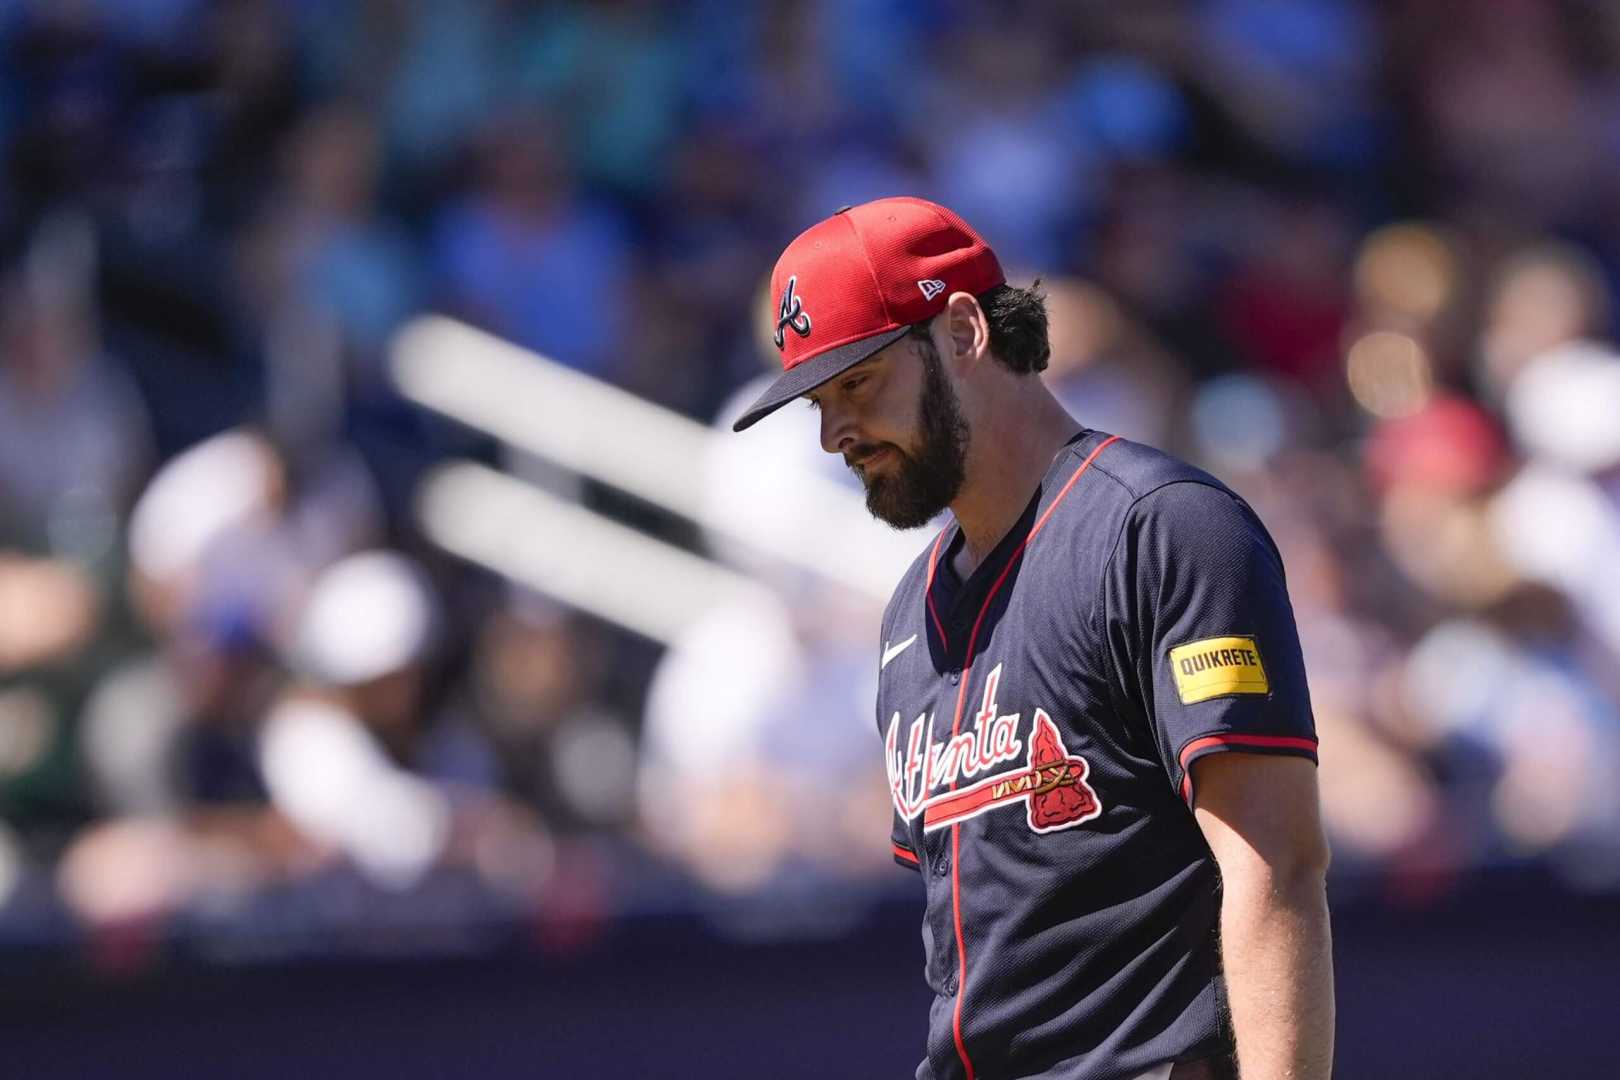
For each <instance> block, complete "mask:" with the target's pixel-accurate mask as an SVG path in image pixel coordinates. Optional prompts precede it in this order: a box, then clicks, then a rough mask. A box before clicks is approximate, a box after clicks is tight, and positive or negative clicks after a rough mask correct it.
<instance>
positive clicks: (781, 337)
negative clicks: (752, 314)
mask: <svg viewBox="0 0 1620 1080" xmlns="http://www.w3.org/2000/svg"><path fill="white" fill-rule="evenodd" d="M798 285H799V276H798V275H797V274H794V275H792V276H791V277H789V278H788V279H787V288H785V289H783V290H782V303H781V305H780V306H779V307H777V309H776V347H777V348H778V349H785V348H787V335H786V334H784V333H782V331H783V330H785V329H792V331H793V332H794V333H795V334H798V335H799V336H800V337H809V336H810V313H809V312H808V311H806V310H804V303H803V302H802V301H801V300H800V299H799V298H798V297H797V296H795V295H794V294H793V290H794V289H796V288H798Z"/></svg>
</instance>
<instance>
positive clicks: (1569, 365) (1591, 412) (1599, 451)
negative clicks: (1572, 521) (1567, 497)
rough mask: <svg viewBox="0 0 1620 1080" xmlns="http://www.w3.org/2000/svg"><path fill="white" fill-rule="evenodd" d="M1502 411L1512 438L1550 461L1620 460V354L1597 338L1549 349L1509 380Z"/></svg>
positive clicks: (1586, 466)
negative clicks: (1596, 340)
mask: <svg viewBox="0 0 1620 1080" xmlns="http://www.w3.org/2000/svg"><path fill="white" fill-rule="evenodd" d="M1503 411H1504V412H1505V413H1506V414H1507V421H1508V427H1509V429H1510V430H1511V431H1512V433H1513V438H1514V441H1516V442H1517V443H1518V444H1519V445H1520V446H1521V447H1522V448H1523V449H1524V450H1525V451H1526V452H1527V453H1529V454H1531V455H1533V456H1535V457H1539V458H1542V459H1543V460H1545V461H1547V462H1548V463H1549V464H1555V465H1561V466H1563V467H1565V468H1568V469H1574V470H1576V471H1579V472H1599V471H1601V470H1604V469H1607V468H1610V467H1611V466H1614V465H1616V464H1620V353H1617V352H1616V351H1615V350H1614V348H1613V347H1611V346H1609V345H1607V344H1603V343H1600V342H1595V341H1572V342H1570V343H1568V344H1566V345H1559V346H1556V347H1555V348H1552V349H1548V350H1547V351H1546V352H1544V353H1542V354H1541V355H1539V356H1537V357H1536V358H1535V359H1534V360H1532V361H1531V362H1530V363H1529V364H1527V365H1526V366H1525V368H1524V370H1523V371H1522V372H1521V373H1520V374H1519V376H1518V377H1517V378H1515V379H1514V380H1513V382H1512V383H1511V384H1509V386H1508V391H1507V397H1506V401H1505V402H1504V410H1503Z"/></svg>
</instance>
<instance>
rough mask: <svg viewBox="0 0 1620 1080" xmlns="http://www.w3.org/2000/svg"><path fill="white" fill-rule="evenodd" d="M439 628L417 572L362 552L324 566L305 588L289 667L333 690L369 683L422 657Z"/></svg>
mask: <svg viewBox="0 0 1620 1080" xmlns="http://www.w3.org/2000/svg"><path fill="white" fill-rule="evenodd" d="M438 622H439V607H438V601H437V599H436V598H435V596H434V594H433V590H432V587H431V586H430V585H429V584H428V580H427V575H425V574H424V573H423V572H422V570H421V568H420V567H418V566H417V565H416V564H415V563H414V562H412V561H411V560H409V559H407V558H405V557H404V556H402V555H397V554H394V553H392V552H387V551H365V552H361V553H360V554H358V555H351V556H349V557H348V558H346V559H343V560H341V561H340V562H337V563H335V564H333V565H332V566H330V567H328V568H327V569H326V570H325V571H323V572H322V573H321V575H320V577H318V578H317V579H316V580H315V584H314V585H313V586H312V587H311V588H310V591H309V596H308V598H307V599H306V600H305V602H304V607H303V611H302V612H301V614H300V616H299V619H298V630H297V633H296V635H295V637H294V647H293V656H292V663H293V666H294V667H295V668H297V669H298V670H299V671H300V672H302V673H303V674H305V675H308V676H310V677H311V678H314V679H317V680H319V681H321V682H324V683H328V684H331V685H336V686H354V685H357V684H359V683H365V682H370V681H371V680H373V679H377V678H381V677H382V676H384V675H388V674H391V673H393V672H396V671H399V670H400V669H402V668H405V667H408V666H410V665H411V664H414V663H416V662H417V661H419V660H421V659H422V658H423V657H425V656H426V655H427V653H428V650H429V649H430V648H431V647H432V645H433V642H434V639H435V635H436V632H437V628H438Z"/></svg>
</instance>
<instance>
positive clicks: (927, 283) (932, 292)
mask: <svg viewBox="0 0 1620 1080" xmlns="http://www.w3.org/2000/svg"><path fill="white" fill-rule="evenodd" d="M917 288H919V289H921V290H922V294H923V299H924V300H932V299H933V298H934V297H936V296H938V295H939V294H940V293H942V292H944V291H945V283H944V282H943V281H941V280H939V278H923V279H922V280H921V281H919V282H917Z"/></svg>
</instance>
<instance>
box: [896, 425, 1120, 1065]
mask: <svg viewBox="0 0 1620 1080" xmlns="http://www.w3.org/2000/svg"><path fill="white" fill-rule="evenodd" d="M1118 440H1119V436H1118V435H1110V436H1109V437H1108V438H1106V439H1104V440H1103V441H1102V442H1100V443H1098V444H1097V447H1096V449H1094V450H1093V451H1092V452H1091V453H1090V454H1088V455H1086V460H1084V461H1082V462H1081V463H1080V467H1079V468H1078V469H1076V470H1074V475H1073V476H1071V477H1069V482H1068V483H1066V484H1064V485H1063V488H1062V490H1061V491H1059V492H1058V493H1057V498H1055V499H1053V500H1052V505H1051V506H1048V507H1047V508H1046V513H1044V514H1042V515H1041V516H1040V519H1039V520H1038V521H1036V522H1035V525H1034V527H1033V528H1031V529H1030V530H1029V534H1028V535H1026V536H1025V537H1024V539H1023V540H1022V541H1020V542H1019V544H1018V549H1017V550H1016V551H1014V552H1013V553H1012V557H1011V558H1010V559H1008V560H1007V565H1006V566H1004V567H1002V568H1001V573H1000V574H999V575H998V576H997V577H996V581H995V584H994V585H991V586H990V592H989V593H988V594H986V596H985V598H984V603H983V604H981V605H980V606H979V614H978V617H977V618H975V619H974V620H973V630H972V632H971V633H969V634H968V647H967V654H966V655H965V656H964V657H963V660H964V663H963V665H962V682H961V685H960V686H958V687H957V690H956V715H955V716H953V717H952V718H951V738H953V739H954V738H956V736H957V734H958V732H959V731H960V730H961V726H962V703H963V702H964V701H966V700H967V688H968V678H969V676H970V675H971V674H972V672H973V646H974V645H976V644H977V643H978V640H979V627H980V625H981V624H983V622H984V616H985V614H986V613H987V612H988V611H989V610H990V604H991V602H992V601H994V600H995V598H996V593H998V592H1000V591H1001V586H1002V584H1003V583H1004V582H1005V581H1006V580H1007V575H1008V574H1009V573H1011V572H1012V568H1013V567H1014V566H1016V565H1017V564H1018V560H1019V559H1020V558H1021V557H1022V556H1023V554H1024V549H1025V548H1027V547H1029V545H1030V543H1031V542H1032V541H1033V540H1034V539H1035V534H1036V533H1039V532H1040V531H1041V529H1042V528H1043V527H1045V525H1046V522H1047V521H1048V520H1049V519H1050V518H1051V516H1052V512H1053V511H1054V510H1056V509H1057V508H1058V504H1059V503H1061V502H1062V501H1063V499H1064V497H1065V496H1067V495H1068V494H1069V491H1070V490H1071V489H1072V488H1073V487H1074V483H1075V481H1076V480H1079V479H1080V477H1081V476H1082V475H1084V474H1085V471H1086V470H1087V469H1089V468H1090V467H1091V463H1092V462H1093V461H1095V460H1097V455H1098V454H1100V453H1102V452H1103V450H1104V449H1105V448H1106V447H1107V446H1108V444H1109V443H1112V442H1117V441H1118ZM949 531H950V530H949V529H947V530H945V531H944V532H941V533H940V534H939V539H938V540H935V541H934V550H933V551H932V552H931V553H930V554H929V556H928V593H927V597H928V613H929V614H930V615H932V616H933V617H934V626H935V628H936V629H938V631H939V642H940V644H941V645H943V646H945V651H946V654H947V655H949V653H950V643H949V642H948V641H947V640H946V637H945V627H944V626H943V625H941V623H940V621H939V615H938V614H937V613H935V611H934V570H935V568H936V566H937V565H938V562H939V546H940V542H941V541H942V540H944V539H945V533H946V532H949ZM956 784H957V780H956V779H955V778H953V779H952V780H951V790H952V791H955V790H956ZM961 865H962V825H961V823H960V822H958V823H957V824H954V825H952V826H951V914H952V916H953V917H954V919H955V921H956V1009H955V1010H954V1012H953V1014H952V1017H951V1029H952V1033H953V1034H954V1035H955V1036H956V1056H957V1057H959V1058H961V1059H962V1067H963V1068H964V1069H966V1070H967V1080H973V1077H974V1073H973V1061H972V1060H971V1059H970V1058H969V1057H968V1052H967V1043H966V1042H964V1041H963V1040H962V1002H963V1001H964V1000H965V999H966V998H967V948H966V946H965V945H964V943H963V941H962V879H961V877H960V876H959V874H958V872H957V871H958V869H959V868H960V867H961Z"/></svg>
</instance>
